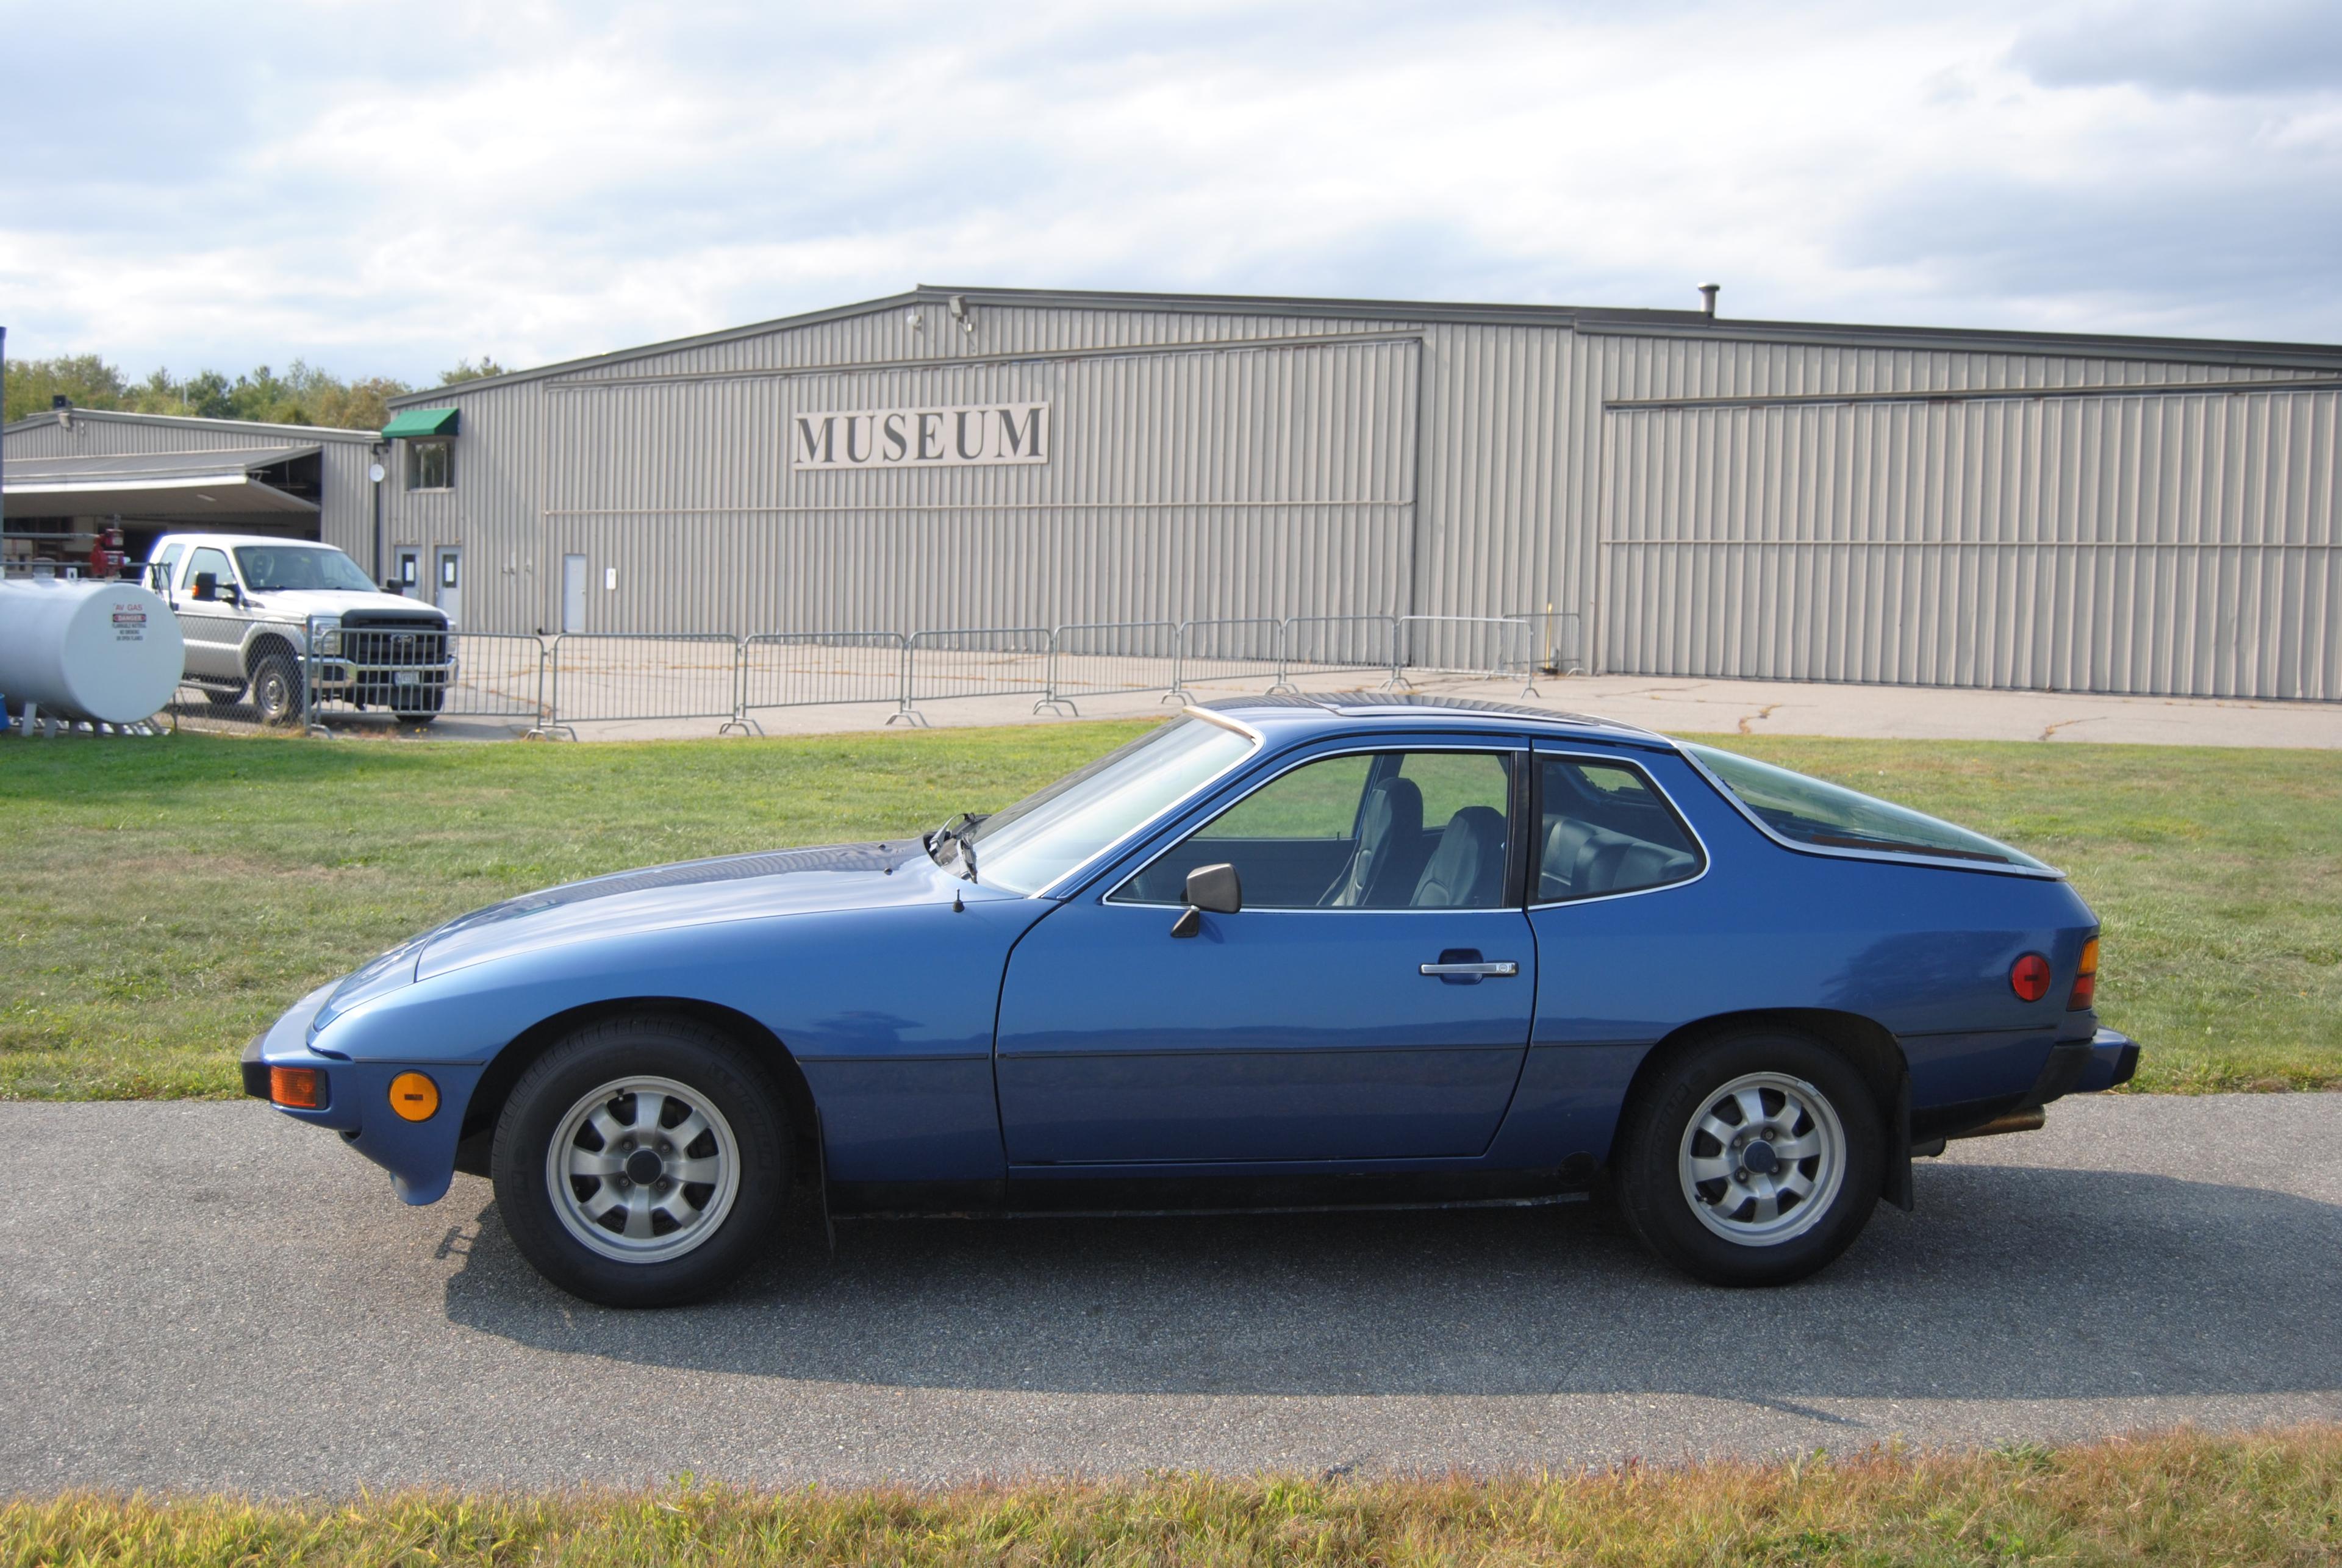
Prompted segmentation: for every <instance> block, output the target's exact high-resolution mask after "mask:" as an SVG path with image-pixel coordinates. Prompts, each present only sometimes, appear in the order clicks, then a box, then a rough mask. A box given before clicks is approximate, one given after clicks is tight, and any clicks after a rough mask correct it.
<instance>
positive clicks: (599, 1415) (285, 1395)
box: [0, 1095, 2342, 1492]
mask: <svg viewBox="0 0 2342 1568" xmlns="http://www.w3.org/2000/svg"><path fill="white" fill-rule="evenodd" d="M0 1148H5V1149H6V1150H7V1151H9V1154H10V1155H11V1162H10V1163H11V1165H12V1167H13V1170H14V1173H15V1174H14V1176H13V1178H12V1179H11V1180H10V1181H8V1182H7V1183H5V1189H0V1282H5V1283H0V1290H5V1307H6V1310H5V1312H0V1364H5V1366H6V1367H7V1369H8V1370H7V1374H6V1376H5V1378H0V1492H5V1491H14V1490H35V1491H37V1490H43V1489H47V1488H51V1487H55V1486H60V1485H65V1484H69V1483H70V1484H94V1485H106V1486H123V1487H128V1486H147V1487H175V1488H188V1487H220V1486H225V1487H235V1488H251V1489H260V1490H267V1491H292V1490H308V1489H325V1490H331V1491H349V1490H355V1488H357V1487H359V1486H362V1485H370V1486H385V1485H391V1484H397V1483H465V1484H482V1483H570V1482H578V1481H597V1482H613V1483H624V1482H655V1481H658V1480H661V1479H664V1478H666V1477H667V1476H670V1475H672V1474H674V1473H677V1472H682V1471H692V1472H696V1473H698V1474H700V1475H702V1476H711V1477H723V1478H727V1479H735V1480H742V1481H754V1482H762V1483H801V1482H804V1481H807V1480H812V1479H816V1478H818V1479H825V1480H833V1481H840V1482H846V1481H862V1480H871V1479H878V1478H901V1479H908V1480H913V1481H940V1480H948V1479H954V1478H963V1477H971V1476H976V1475H980V1474H987V1473H989V1474H1016V1473H1041V1472H1080V1473H1108V1472H1123V1471H1131V1470H1137V1469H1142V1468H1146V1467H1151V1466H1202V1467H1209V1468H1215V1469H1222V1470H1236V1471H1242V1470H1251V1469H1255V1468H1260V1467H1278V1468H1292V1469H1303V1470H1310V1471H1316V1470H1323V1469H1326V1468H1328V1467H1332V1466H1336V1465H1344V1464H1348V1465H1355V1466H1357V1467H1359V1468H1361V1469H1365V1470H1376V1469H1386V1468H1399V1469H1424V1468H1438V1469H1445V1468H1446V1467H1449V1466H1466V1467H1471V1468H1475V1469H1481V1468H1494V1467H1498V1466H1509V1465H1536V1464H1566V1463H1579V1462H1586V1461H1598V1460H1607V1459H1615V1458H1618V1457H1623V1456H1625V1455H1627V1454H1633V1453H1640V1454H1644V1455H1647V1456H1653V1457H1659V1458H1674V1457H1679V1456H1683V1455H1686V1454H1697V1453H1772V1452H1780V1451H1790V1450H1797V1449H1804V1448H1810V1447H1813V1446H1816V1445H1821V1446H1827V1447H1830V1448H1833V1449H1845V1448H1847V1447H1851V1446H1857V1445H1861V1444H1866V1443H1872V1442H1874V1441H1880V1440H1885V1439H1888V1438H1892V1437H1896V1436H1898V1435H1899V1436H1902V1437H1904V1438H1907V1439H1910V1440H1914V1441H1918V1442H1925V1443H1981V1442H1998V1441H2004V1440H2009V1439H2019V1438H2024V1439H2037V1440H2049V1439H2057V1438H2066V1437H2073V1436H2080V1435H2085V1434H2088V1433H2102V1432H2108V1431H2115V1430H2120V1429H2124V1428H2130V1427H2136V1426H2140V1425H2147V1424H2155V1423H2169V1422H2174V1421H2178V1420H2183V1419H2185V1420H2193V1421H2197V1422H2200V1423H2207V1424H2217V1425H2232V1424H2241V1423H2258V1422H2267V1421H2279V1420H2297V1419H2303V1418H2310V1417H2322V1418H2327V1419H2335V1418H2342V1332H2337V1315H2342V1305H2337V1303H2342V1095H2290V1096H2287V1095H2272V1096H2237V1097H2224V1098H2217V1099H2196V1100H2184V1099H2160V1098H2127V1099H2117V1100H2107V1101H2098V1102H2089V1103H2079V1104H2069V1105H2067V1106H2061V1107H2058V1108H2057V1110H2056V1111H2055V1112H2053V1113H2052V1122H2051V1125H2050V1128H2049V1130H2048V1131H2047V1132H2045V1133H2040V1134H2032V1135H2030V1136H2027V1137H2016V1138H2003V1139H1996V1140H1991V1141H1987V1142H1978V1143H1972V1144H1965V1145H1955V1146H1954V1153H1953V1154H1952V1155H1951V1156H1950V1157H1949V1158H1947V1159H1946V1160H1942V1161H1937V1162H1933V1163H1930V1164H1925V1165H1923V1166H1922V1168H1921V1170H1920V1173H1919V1177H1918V1187H1919V1203H1920V1206H1919V1212H1918V1213H1917V1214H1916V1215H1908V1216H1907V1215H1904V1214H1902V1213H1897V1212H1895V1211H1893V1210H1881V1211H1880V1213H1879V1214H1878V1216H1877V1220H1876V1221H1875V1222H1874V1223H1873V1224H1872V1225H1871V1227H1870V1230H1869V1231H1868V1233H1867V1234H1866V1236H1865V1237H1864V1239H1863V1241H1862V1242H1861V1243H1859V1244H1858V1245H1857V1248H1856V1249H1855V1251H1854V1252H1853V1253H1849V1254H1848V1255H1847V1258H1845V1259H1844V1260H1843V1261H1841V1262H1840V1263H1838V1265H1837V1267H1836V1268H1835V1269H1833V1270H1832V1271H1830V1272H1829V1273H1827V1274H1826V1275H1825V1276H1823V1277H1822V1278H1821V1279H1819V1280H1817V1281H1815V1282H1812V1283H1808V1284H1807V1285H1804V1286H1800V1287H1797V1288H1794V1289H1790V1290H1785V1291H1777V1292H1769V1293H1720V1292H1716V1291H1711V1290H1707V1289H1704V1288H1702V1287H1699V1286H1696V1285H1693V1284H1690V1283H1686V1282H1684V1281H1682V1280H1679V1279H1677V1278H1676V1277H1675V1276H1673V1275H1671V1274H1668V1273H1664V1272H1662V1271H1660V1270H1659V1269H1657V1268H1656V1267H1655V1266H1654V1265H1653V1264H1651V1263H1648V1262H1646V1260H1645V1259H1644V1258H1643V1257H1642V1255H1641V1254H1640V1253H1638V1252H1636V1250H1635V1248H1634V1247H1633V1246H1632V1244H1631V1243H1629V1242H1627V1241H1626V1239H1625V1238H1623V1237H1622V1236H1620V1235H1619V1234H1617V1233H1616V1231H1615V1230H1614V1229H1613V1228H1611V1227H1610V1226H1609V1225H1608V1224H1607V1223H1606V1222H1604V1220H1603V1219H1602V1218H1601V1216H1599V1215H1598V1214H1596V1213H1593V1212H1592V1211H1590V1210H1588V1209H1585V1208H1574V1209H1569V1210H1560V1211H1556V1210H1544V1211H1526V1212H1523V1211H1511V1212H1499V1213H1467V1214H1458V1215H1446V1216H1429V1215H1426V1216H1414V1215H1409V1216H1397V1217H1393V1216H1371V1217H1368V1216H1340V1217H1309V1218H1260V1219H1233V1220H1232V1219H1197V1220H1146V1221H1128V1222H1122V1223H1103V1222H1096V1221H1049V1222H1011V1223H1001V1222H992V1223H980V1222H958V1223H946V1222H919V1223H860V1224H856V1225H850V1226H844V1227H841V1237H840V1243H839V1249H838V1254H837V1257H836V1261H835V1262H834V1263H833V1262H830V1261H827V1260H826V1258H824V1257H823V1256H822V1255H821V1254H820V1253H819V1251H818V1246H817V1243H816V1246H815V1249H814V1250H813V1251H812V1252H811V1253H807V1254H805V1255H800V1256H797V1257H795V1258H792V1259H789V1260H786V1261H783V1262H776V1263H775V1264H774V1265H773V1266H772V1268H771V1269H770V1270H769V1271H768V1272H767V1273H766V1274H764V1275H763V1276H762V1277H760V1278H758V1279H756V1281H755V1282H753V1283H751V1284H750V1285H748V1286H747V1287H746V1288H744V1289H742V1290H741V1291H739V1292H737V1293H736V1294H734V1295H732V1296H730V1297H728V1298H726V1299H725V1300H724V1301H721V1302H719V1303H713V1304H710V1305H707V1306H705V1307H701V1308H696V1309H693V1310H690V1311H686V1312H673V1313H615V1312H608V1311H604V1310H601V1309H597V1308H593V1307H587V1306H585V1305H582V1304H580V1303H575V1302H574V1301H571V1300H570V1299H568V1298H566V1297H565V1296H562V1295H560V1294H558V1293H555V1292H554V1291H552V1290H551V1289H550V1288H548V1287H546V1286H545V1285H544V1284H542V1283H539V1282H538V1281H537V1280H536V1279H535V1276H534V1275H533V1274H531V1273H529V1272H528V1270H527V1269H526V1267H525V1265H524V1264H523V1263H521V1262H520V1261H519V1259H518V1258H517V1257H516V1256H515V1254H514V1253H513V1252H512V1250H511V1248H510V1246H509V1245H508V1244H507V1243H505V1239H504V1235H503V1232H502V1229H501V1227H500V1226H499V1225H498V1223H497V1222H496V1217H495V1210H494V1208H493V1206H492V1200H491V1196H490V1193H489V1191H488V1188H487V1185H486V1183H483V1182H478V1181H475V1180H473V1179H471V1178H468V1177H461V1178H458V1179H457V1183H456V1186H455V1192H454V1193H452V1194H451V1195H450V1196H449V1197H448V1198H447V1199H446V1200H445V1202H443V1203H439V1204H438V1205H437V1206H435V1207H433V1208H426V1209H408V1208H405V1207H403V1206H402V1205H400V1204H399V1203H397V1202H396V1201H395V1199H394V1198H393V1197H392V1196H391V1193H390V1190H389V1186H388V1183H387V1182H386V1181H385V1179H384V1178H383V1177H382V1176H381V1175H380V1174H378V1173H377V1172H375V1169H374V1168H373V1167H372V1166H370V1165H367V1164H365V1163H364V1162H363V1161H361V1160H360V1159H358V1158H357V1157H356V1156H355V1155H354V1154H349V1153H348V1152H347V1151H345V1150H344V1149H343V1148H341V1147H340V1146H339V1144H338V1143H337V1141H336V1140H335V1139H334V1138H332V1137H331V1136H329V1135H321V1134H316V1133H314V1132H312V1131H310V1130H308V1129H305V1128H301V1127H296V1126H294V1125H292V1124H288V1123H286V1122H285V1121H283V1120H282V1119H280V1118H278V1117H275V1116H274V1115H272V1114H270V1113H269V1112H267V1111H266V1110H265V1108H263V1107H260V1106H257V1105H250V1104H234V1105H215V1104H181V1105H167V1104H165V1105H155V1104H84V1105H31V1104H14V1105H0Z"/></svg>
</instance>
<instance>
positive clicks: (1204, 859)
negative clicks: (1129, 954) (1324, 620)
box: [1114, 752, 1512, 909]
mask: <svg viewBox="0 0 2342 1568" xmlns="http://www.w3.org/2000/svg"><path fill="white" fill-rule="evenodd" d="M1511 781H1512V774H1511V770H1510V764H1509V763H1508V761H1507V759H1506V757H1505V756H1503V755H1500V754H1495V753H1489V752H1376V753H1372V754H1360V755H1349V756H1338V757H1326V758H1324V759H1322V760H1320V761H1317V762H1314V763H1306V764H1303V765H1302V766H1300V767H1297V768H1295V769H1294V770H1293V771H1292V772H1290V773H1286V774H1280V775H1278V776H1277V777H1276V778H1274V779H1271V780H1270V781H1269V782H1268V783H1266V784H1263V785H1261V786H1260V787H1259V788H1258V789H1256V790H1255V791H1254V792H1253V793H1252V794H1248V795H1246V797H1245V798H1244V799H1242V800H1240V801H1238V802H1237V803H1236V804H1234V805H1232V806H1230V807H1229V808H1228V809H1227V810H1226V811H1224V812H1222V813H1221V814H1219V815H1218V816H1216V817H1215V818H1213V819H1212V820H1211V821H1210V822H1209V823H1207V824H1205V825H1204V826H1203V827H1201V828H1198V829H1197V830H1196V832H1194V833H1193V834H1189V835H1188V836H1187V837H1186V839H1185V840H1184V841H1182V842H1181V843H1180V844H1177V845H1176V847H1174V848H1173V849H1171V850H1169V851H1168V852H1166V854H1163V855H1161V856H1159V857H1157V858H1156V861H1155V862H1154V863H1153V864H1150V865H1149V866H1147V867H1146V870H1145V871H1143V872H1141V873H1140V874H1138V875H1137V876H1136V877H1134V878H1132V879H1131V880H1130V881H1129V882H1128V883H1126V884H1124V886H1123V887H1122V888H1121V889H1120V890H1119V891H1118V892H1116V894H1114V897H1115V898H1116V900H1118V901H1122V902H1136V903H1142V904H1176V903H1178V902H1179V900H1180V898H1181V896H1182V894H1183V892H1184V890H1185V888H1186V880H1187V874H1188V873H1189V872H1190V871H1192V870H1194V869H1195V868H1196V867H1197V866H1199V865H1216V864H1222V863H1226V864H1230V865H1233V866H1235V867H1236V874H1237V875H1238V876H1239V877H1240V878H1242V879H1243V882H1244V901H1245V907H1246V908H1247V909H1494V908H1497V907H1500V906H1502V905H1503V904H1504V903H1505V902H1506V900H1505V866H1506V849H1507V846H1508V843H1509V839H1508V814H1507V811H1506V802H1507V800H1508V798H1509V795H1510V791H1511Z"/></svg>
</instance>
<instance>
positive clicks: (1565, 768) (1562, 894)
mask: <svg viewBox="0 0 2342 1568" xmlns="http://www.w3.org/2000/svg"><path fill="white" fill-rule="evenodd" d="M1537 812H1538V824H1539V829H1540V833H1541V835H1542V836H1541V839H1540V844H1541V845H1542V847H1541V849H1540V851H1539V853H1538V857H1537V888H1536V901H1537V902H1538V903H1540V904H1553V903H1556V902H1558V901H1560V900H1562V899H1569V898H1596V897H1600V896H1601V895H1603V894H1611V893H1633V892H1635V891H1636V889H1638V888H1646V887H1664V886H1666V884H1669V883H1671V882H1684V881H1686V880H1688V879H1690V878H1692V877H1695V876H1697V875H1698V874H1699V871H1700V867H1701V865H1702V864H1703V862H1702V860H1701V857H1700V852H1699V844H1698V843H1697V841H1696V840H1695V839H1694V838H1693V837H1692V836H1691V834H1690V832H1689V831H1688V830H1687V829H1686V828H1685V826H1684V824H1683V823H1682V822H1681V821H1680V820H1679V819H1678V818H1677V817H1676V814H1675V811H1674V809H1673V808H1672V807H1670V806H1669V805H1668V804H1667V803H1666V798H1665V797H1664V796H1662V795H1661V794H1659V792H1658V791H1657V790H1656V789H1654V788H1653V787H1652V786H1651V782H1650V780H1648V779H1646V778H1645V777H1644V776H1643V774H1642V773H1641V772H1640V770H1638V769H1636V768H1631V767H1628V766H1626V765H1625V764H1620V763H1597V762H1583V761H1578V760H1576V759H1573V758H1566V757H1544V758H1540V759H1539V761H1538V766H1537Z"/></svg>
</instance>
